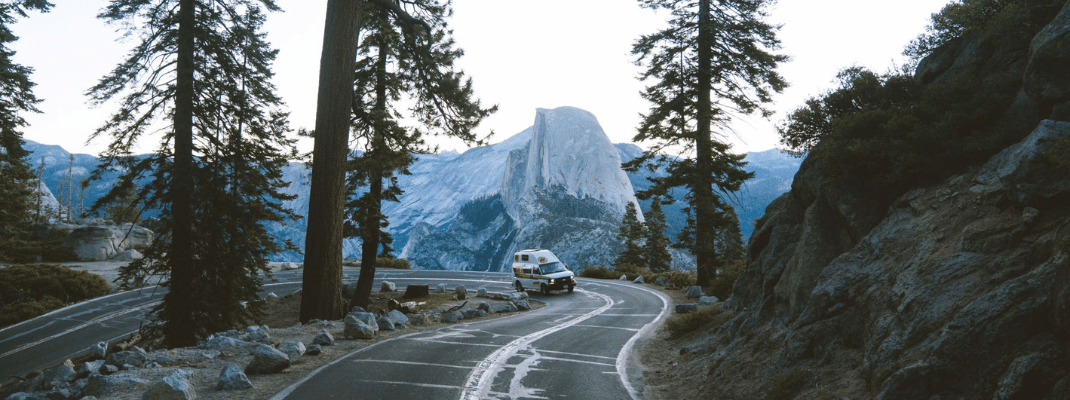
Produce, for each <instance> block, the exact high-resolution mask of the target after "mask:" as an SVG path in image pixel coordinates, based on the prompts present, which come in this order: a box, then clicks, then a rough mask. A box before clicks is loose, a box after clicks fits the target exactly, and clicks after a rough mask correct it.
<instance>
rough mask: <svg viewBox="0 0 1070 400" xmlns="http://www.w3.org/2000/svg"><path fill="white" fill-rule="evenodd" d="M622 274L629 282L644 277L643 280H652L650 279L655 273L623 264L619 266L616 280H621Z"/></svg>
mask: <svg viewBox="0 0 1070 400" xmlns="http://www.w3.org/2000/svg"><path fill="white" fill-rule="evenodd" d="M621 274H624V275H626V276H627V277H628V280H629V281H631V280H635V278H638V277H640V276H642V277H643V280H647V278H650V277H653V276H654V273H653V272H650V268H647V267H640V266H638V265H635V264H621V265H618V266H617V272H616V275H617V276H615V277H614V279H617V278H620V275H621Z"/></svg>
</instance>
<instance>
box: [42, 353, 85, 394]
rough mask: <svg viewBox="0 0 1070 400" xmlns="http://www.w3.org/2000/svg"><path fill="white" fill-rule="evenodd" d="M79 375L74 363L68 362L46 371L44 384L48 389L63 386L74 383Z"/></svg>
mask: <svg viewBox="0 0 1070 400" xmlns="http://www.w3.org/2000/svg"><path fill="white" fill-rule="evenodd" d="M77 375H78V374H77V373H76V372H75V370H74V363H73V362H71V360H67V361H64V362H63V364H60V365H57V366H55V367H52V368H49V369H46V370H45V372H44V374H43V375H42V383H44V385H45V387H46V388H52V387H57V386H62V385H64V384H67V383H71V382H73V381H74V378H75V376H77Z"/></svg>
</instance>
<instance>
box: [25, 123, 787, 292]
mask: <svg viewBox="0 0 1070 400" xmlns="http://www.w3.org/2000/svg"><path fill="white" fill-rule="evenodd" d="M540 131H541V132H542V136H541V138H540V139H539V140H538V141H536V142H533V138H535V137H536V133H537V132H540ZM26 149H27V150H29V151H30V152H31V153H32V154H31V155H30V162H31V163H32V164H33V165H35V166H37V165H39V164H42V161H43V169H42V171H43V173H42V177H43V179H42V180H43V181H44V183H45V184H46V185H47V186H48V187H49V188H50V189H51V191H52V192H53V193H54V194H55V197H56V198H57V199H60V200H61V201H60V202H61V203H62V199H64V198H65V197H64V195H63V190H62V188H61V183H62V182H63V180H65V179H67V178H66V177H67V175H68V170H69V171H70V175H71V176H73V177H74V180H75V182H80V181H81V179H84V178H85V177H88V174H89V173H91V172H92V170H93V169H94V168H96V165H97V163H98V159H97V158H96V157H93V156H90V155H86V154H75V155H74V162H73V164H71V162H70V153H68V152H67V151H65V150H63V149H62V147H60V146H54V145H43V144H38V143H34V142H32V141H27V144H26ZM641 153H642V149H640V148H639V147H638V146H636V145H634V144H612V143H610V142H609V139H608V138H607V137H606V136H605V134H604V132H602V129H601V127H600V126H598V122H597V119H596V118H595V117H594V115H592V114H590V113H589V112H586V111H583V110H580V109H576V108H571V107H562V108H558V109H553V110H539V111H538V112H537V116H536V123H535V124H534V125H533V126H532V127H529V128H527V129H525V130H523V131H521V132H519V133H517V134H515V135H513V136H512V137H510V138H508V139H506V140H505V141H502V142H500V143H497V144H494V145H489V146H485V147H478V148H473V149H470V150H468V151H465V152H464V153H461V154H457V153H454V152H448V153H440V154H421V155H419V156H418V161H417V162H416V163H415V164H414V165H413V166H412V167H411V168H410V171H411V172H412V174H411V175H404V176H401V177H399V180H398V181H399V185H400V186H401V188H402V189H403V190H404V191H405V194H404V195H403V196H401V198H400V201H399V202H397V203H391V202H388V203H384V204H383V211H384V213H385V214H386V215H387V216H388V217H389V219H390V227H389V231H390V233H391V235H392V236H393V237H394V238H395V249H396V250H397V251H398V255H399V256H403V257H411V258H410V262H412V263H413V264H414V265H415V266H417V267H421V268H449V269H469V270H492V271H493V270H499V269H500V268H501V265H502V263H503V261H501V260H503V259H504V257H505V256H507V255H509V254H511V252H512V251H513V250H515V249H516V248H517V247H518V246H519V247H526V246H540V247H551V250H554V251H555V252H560V253H561V254H559V255H560V256H561V257H562V259H563V260H565V261H566V262H567V263H570V265H575V266H577V267H584V266H586V265H608V262H609V261H610V260H612V259H613V258H615V257H616V252H617V250H616V246H619V244H618V243H616V234H617V229H618V228H617V226H618V224H619V222H620V219H621V216H622V215H623V209H624V204H625V203H627V202H630V201H636V200H635V196H634V192H635V190H640V189H643V188H646V187H647V186H648V185H649V183H648V182H647V180H646V178H647V177H649V176H653V175H657V174H659V173H661V174H663V173H664V171H660V172H659V171H655V172H653V173H651V172H648V171H645V170H644V171H639V172H637V173H626V172H624V171H622V170H620V162H626V161H628V160H631V159H633V158H634V157H637V156H638V155H639V154H641ZM532 160H534V161H532ZM746 160H747V161H748V162H749V164H748V166H747V167H746V168H747V169H748V170H750V171H753V172H755V174H756V176H755V178H754V179H752V180H750V181H748V182H747V184H746V185H745V187H744V189H743V190H741V191H740V192H739V193H738V194H736V196H734V199H735V200H738V202H737V204H734V205H735V206H736V208H737V212H738V214H739V216H740V221H741V226H742V230H743V234H744V236H745V237H746V236H749V234H750V232H751V231H752V230H753V221H754V220H755V219H757V218H758V217H760V216H761V215H762V213H763V212H764V210H765V207H766V205H768V204H769V202H771V201H772V200H773V199H775V198H776V197H777V196H779V195H780V194H782V193H784V192H786V191H787V190H789V189H790V183H791V180H792V178H793V176H794V174H795V171H796V170H797V169H798V166H799V164H800V162H801V159H797V158H793V157H791V156H789V155H787V154H784V153H781V152H779V151H777V150H769V151H764V152H759V153H750V154H748V155H747V158H746ZM285 179H286V180H287V181H289V182H291V185H290V186H289V187H288V188H287V189H286V190H285V192H287V193H291V194H295V195H297V198H295V199H294V200H290V201H287V202H286V204H285V205H286V206H287V207H289V208H291V209H293V210H294V211H295V212H296V213H297V214H299V215H302V216H303V215H307V213H308V182H309V170H308V168H307V167H306V166H305V165H304V164H301V163H292V164H291V165H290V166H289V167H287V168H286V170H285ZM113 183H114V181H113V180H108V179H104V180H98V181H94V182H92V185H91V186H90V187H88V188H86V193H85V196H84V204H85V206H86V207H88V206H89V205H91V204H92V202H93V201H95V200H96V199H97V198H99V197H101V196H102V195H103V194H104V193H105V192H106V191H107V190H108V188H109V187H110V186H111V185H112V184H113ZM532 188H538V189H537V190H529V189H532ZM74 190H75V193H74V195H73V197H74V198H75V199H77V198H78V197H80V196H79V195H78V191H79V188H78V186H77V184H76V185H75V188H74ZM685 193H686V192H685V191H683V190H682V189H677V190H676V191H675V192H673V194H674V196H675V197H677V198H679V199H682V198H683V195H684V194H685ZM639 204H640V209H641V211H643V212H645V211H647V210H648V209H649V202H648V201H639ZM683 207H684V204H683V202H681V201H678V202H676V203H675V204H672V205H668V206H666V207H665V212H666V217H667V220H668V223H669V227H668V229H667V232H668V233H669V234H670V235H671V236H670V237H672V238H675V235H676V233H677V232H679V231H680V229H681V228H682V227H683V224H684V221H685V216H684V215H683V214H682V213H681V212H680V210H681V209H682V208H683ZM75 209H77V201H75ZM153 214H154V213H153ZM551 219H552V220H553V221H559V222H561V223H557V224H550V223H549V221H550V220H551ZM521 225H523V226H521ZM268 229H269V231H270V232H272V234H274V235H275V236H276V237H278V238H279V239H289V240H292V241H294V243H296V244H298V246H299V247H303V243H304V232H305V221H304V220H303V219H301V220H297V221H288V222H285V223H269V224H268ZM460 232H464V234H460ZM413 238H416V239H417V240H416V242H414V244H413V246H412V247H410V246H409V244H410V241H411V240H412V239H413ZM415 243H419V245H418V246H421V247H422V248H419V249H418V247H417V244H415ZM554 245H556V246H558V247H557V248H553V246H554ZM462 248H463V249H465V250H463V251H462V250H461V249H462ZM343 253H344V256H345V257H359V256H360V241H359V240H357V239H355V238H351V239H346V240H345V241H344V244H343ZM678 253H679V252H678ZM674 257H675V258H679V259H680V260H677V261H678V262H677V267H678V268H685V269H687V268H688V267H687V262H688V259H687V257H688V255H687V254H685V253H679V255H678V256H675V255H674ZM274 258H275V259H276V260H278V261H301V260H302V258H303V257H302V256H301V255H300V254H299V253H297V252H287V253H281V254H277V255H276V257H274ZM433 260H434V261H433ZM432 261H433V262H432ZM690 268H693V266H692V267H690Z"/></svg>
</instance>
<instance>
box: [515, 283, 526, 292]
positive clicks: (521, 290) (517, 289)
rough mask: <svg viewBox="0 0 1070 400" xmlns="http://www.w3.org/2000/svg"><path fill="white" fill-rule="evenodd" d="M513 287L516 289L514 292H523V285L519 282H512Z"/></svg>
mask: <svg viewBox="0 0 1070 400" xmlns="http://www.w3.org/2000/svg"><path fill="white" fill-rule="evenodd" d="M513 286H515V287H516V291H518V292H523V291H524V285H523V284H521V283H520V281H516V282H513Z"/></svg>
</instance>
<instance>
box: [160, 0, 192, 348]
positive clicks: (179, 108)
mask: <svg viewBox="0 0 1070 400" xmlns="http://www.w3.org/2000/svg"><path fill="white" fill-rule="evenodd" d="M195 3H196V2H195V1H194V0H182V1H181V3H180V6H179V24H178V50H177V51H178V64H177V66H176V67H175V68H176V77H175V82H176V88H175V114H174V129H175V133H174V140H175V153H174V167H173V168H174V169H173V171H172V176H171V193H170V194H171V248H170V249H169V250H168V251H167V258H168V259H169V262H170V264H171V282H170V283H171V287H170V291H169V292H168V294H167V296H168V297H169V298H168V299H166V300H165V301H164V303H165V304H166V309H165V310H164V312H165V313H166V314H167V318H166V319H165V320H166V321H167V322H166V325H165V327H164V336H165V338H166V342H167V345H168V346H169V347H185V346H192V345H194V344H196V341H197V338H196V336H195V330H194V326H195V325H194V321H193V312H192V308H191V306H190V305H191V304H193V303H194V290H193V278H194V275H195V271H194V270H193V268H194V265H193V258H192V252H193V248H192V243H193V242H192V239H193V238H192V236H193V204H192V197H191V196H192V194H193V98H194V93H193V90H194V88H193V79H194V75H193V72H194V69H195V64H194V60H193V55H194V45H195V43H194V30H195V27H194V24H195V23H196V10H195V9H194V7H195Z"/></svg>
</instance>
